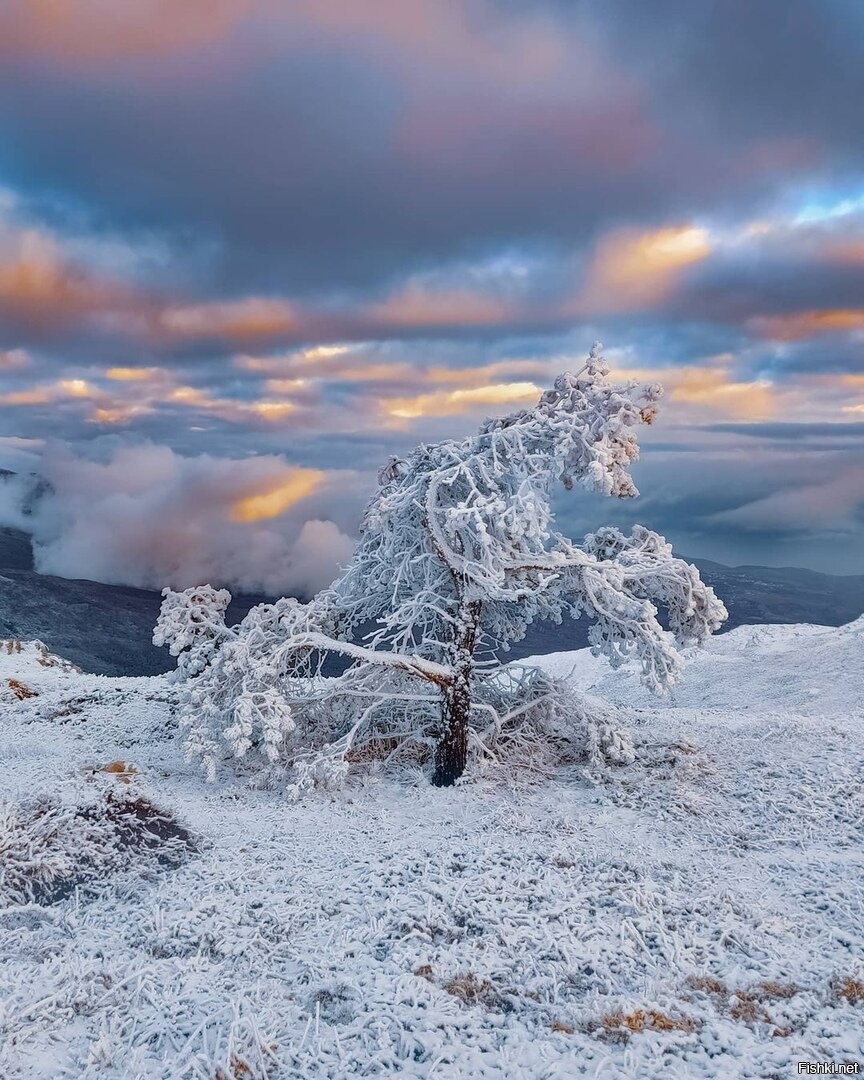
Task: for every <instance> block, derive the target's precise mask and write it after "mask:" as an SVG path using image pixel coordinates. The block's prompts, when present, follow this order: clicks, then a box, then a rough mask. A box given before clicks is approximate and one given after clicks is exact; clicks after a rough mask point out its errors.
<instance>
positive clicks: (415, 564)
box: [155, 346, 726, 790]
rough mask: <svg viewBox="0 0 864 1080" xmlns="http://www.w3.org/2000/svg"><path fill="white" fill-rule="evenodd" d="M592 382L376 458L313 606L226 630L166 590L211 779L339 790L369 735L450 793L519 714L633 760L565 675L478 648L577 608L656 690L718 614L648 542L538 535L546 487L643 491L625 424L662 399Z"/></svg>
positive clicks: (654, 538)
mask: <svg viewBox="0 0 864 1080" xmlns="http://www.w3.org/2000/svg"><path fill="white" fill-rule="evenodd" d="M607 374H608V368H607V365H606V362H605V360H604V359H603V357H602V355H601V351H600V347H599V346H595V347H594V349H592V351H591V355H590V356H589V357H588V360H587V362H586V364H585V365H584V367H583V368H582V369H581V370H580V371H579V372H578V373H577V374H575V375H573V374H565V375H561V376H559V377H558V378H557V379H556V380H555V384H554V387H553V388H552V389H551V390H548V391H546V393H544V394H543V395H542V397H541V398H540V401H539V402H538V404H537V405H536V406H535V407H534V408H533V409H526V410H522V411H520V412H517V413H514V414H512V415H510V416H507V417H505V418H503V419H496V420H488V421H486V422H485V423H484V424H483V425H482V426H481V428H480V430H479V432H478V433H477V434H475V435H472V436H469V437H468V438H466V439H462V440H448V441H445V442H441V443H437V444H435V445H421V446H418V447H417V448H416V449H415V450H414V451H412V452H411V453H410V454H409V455H408V456H407V457H406V458H404V459H395V458H394V459H391V460H390V461H389V462H388V464H387V465H386V466H385V467H384V468H383V469H382V470H381V471H380V473H379V487H378V490H377V492H376V493H375V494H374V495H373V497H372V499H371V500H370V503H369V505H368V507H367V510H366V513H365V515H364V518H363V522H362V526H361V536H360V540H359V543H358V546H357V549H356V551H355V554H354V556H353V558H352V559H351V562H350V563H349V565H348V566H347V568H346V569H345V571H344V573H343V574H342V575H341V576H340V577H339V578H338V579H337V580H336V581H335V582H334V583H333V585H331V586H330V588H328V589H326V590H324V591H323V592H322V593H320V594H319V595H318V596H316V597H315V598H314V599H313V600H312V601H311V602H310V603H308V604H300V603H298V602H297V601H293V600H280V601H278V602H277V603H276V604H272V605H263V606H262V607H259V608H255V609H253V610H252V611H250V612H249V614H248V615H247V617H246V618H245V619H244V620H243V622H242V623H241V624H240V625H239V626H237V627H234V628H231V629H227V628H225V626H224V619H222V613H223V612H224V610H225V606H226V605H227V599H226V600H224V601H223V597H224V596H225V594H224V593H222V592H217V591H215V590H213V589H210V588H209V587H204V588H200V589H197V590H187V591H186V593H173V592H171V591H170V590H166V591H165V594H164V595H165V602H164V604H163V615H162V616H161V617H160V623H159V626H158V627H157V638H156V639H155V640H157V644H164V643H169V644H170V645H171V649H172V652H173V653H174V654H175V655H176V654H178V653H180V654H181V657H182V655H184V650H188V652H189V654H190V656H189V658H188V659H186V660H182V659H181V676H182V677H183V678H184V679H185V680H186V684H185V691H184V704H183V712H182V724H183V726H184V727H185V728H186V730H187V744H186V745H187V750H188V751H189V753H190V754H191V755H192V756H197V757H200V758H202V759H203V761H204V763H205V764H206V767H207V769H208V772H209V773H210V775H211V776H212V775H213V774H214V772H215V769H216V766H217V763H218V762H219V760H220V759H222V758H225V757H227V756H233V757H234V758H235V759H237V758H247V760H250V763H251V762H254V764H255V767H256V768H259V769H260V768H261V766H264V767H265V770H266V774H267V775H272V774H273V772H274V771H275V772H277V773H278V772H284V771H285V769H286V767H293V770H294V775H293V778H292V779H293V782H294V787H295V790H297V789H298V787H299V788H303V787H305V786H309V785H311V784H313V783H319V782H322V781H324V782H327V781H331V780H334V781H335V780H338V778H339V776H341V775H342V774H343V773H344V771H345V768H346V767H347V761H348V755H350V754H352V753H353V754H355V755H356V753H357V747H358V744H360V743H362V742H363V741H364V740H365V741H367V742H368V741H370V740H377V741H378V742H379V743H388V744H395V747H396V749H397V750H398V748H399V747H400V746H402V745H403V744H404V743H406V742H408V743H410V744H411V745H412V746H414V747H415V748H416V747H421V748H422V747H425V748H426V749H427V750H429V751H431V754H432V757H433V759H434V771H433V781H434V782H435V783H436V784H440V785H444V784H450V783H453V782H454V780H456V779H457V778H458V777H459V776H460V775H461V774H462V772H463V770H464V768H465V764H466V761H467V759H468V755H469V751H470V750H471V748H472V747H473V749H474V750H475V751H476V752H477V753H478V754H481V755H482V754H483V753H484V751H485V752H486V753H495V752H496V749H495V748H496V747H497V748H499V749H500V747H501V745H502V744H503V742H506V738H505V733H507V732H509V733H510V734H511V737H512V730H513V726H514V724H515V723H516V722H517V721H518V726H519V727H520V728H521V729H522V732H523V735H522V737H523V738H525V737H527V732H528V731H529V730H532V725H538V724H539V727H536V730H537V731H540V730H542V726H543V723H546V722H547V721H548V720H549V716H551V715H552V714H554V716H555V719H556V723H557V722H559V721H560V722H561V723H563V724H565V725H567V724H569V726H570V730H571V731H572V730H573V729H574V727H575V728H576V729H579V728H580V727H581V728H582V729H583V734H584V738H585V749H586V753H588V754H589V755H590V756H593V757H594V759H595V760H599V759H600V758H601V757H603V758H608V759H612V760H615V759H617V760H626V759H627V758H628V757H629V756H630V754H631V752H632V751H631V750H630V749H629V748H628V745H627V742H626V740H623V739H622V738H620V737H619V736H618V735H616V734H615V732H614V730H613V728H612V726H610V723H609V722H608V718H606V717H598V716H594V717H593V718H589V717H588V715H587V712H586V709H585V706H584V704H581V703H579V702H574V700H573V698H572V695H569V694H568V693H567V692H566V691H565V688H564V687H563V685H562V684H554V685H553V684H550V685H548V686H543V687H542V688H540V687H539V684H537V683H536V682H535V681H532V679H531V678H528V677H524V676H520V677H518V678H516V679H515V681H511V683H510V685H509V686H507V687H504V686H503V684H502V683H501V682H500V680H499V681H496V674H499V673H500V670H501V669H500V665H499V664H498V663H497V662H496V661H494V660H493V659H491V647H492V646H494V645H504V646H505V647H506V646H507V645H508V644H509V643H511V642H514V641H519V640H521V639H522V638H523V637H524V635H525V632H526V630H527V628H528V626H529V625H530V624H531V623H532V622H534V621H535V620H538V619H539V620H552V621H554V622H560V621H561V620H562V618H563V617H564V616H567V615H569V616H572V617H579V616H581V615H587V616H589V617H591V618H592V619H594V620H595V622H594V625H593V626H592V628H591V631H590V640H591V643H592V646H593V648H594V650H595V651H596V652H597V653H599V654H603V655H605V656H607V657H608V658H609V659H610V660H611V661H612V662H613V663H614V664H617V663H621V662H623V661H625V660H627V659H631V658H632V659H635V660H637V661H638V662H639V663H640V664H641V666H642V671H643V678H644V680H645V682H646V683H647V684H648V685H649V686H651V687H652V688H653V689H655V690H657V691H662V690H664V689H665V688H666V687H668V686H669V685H671V684H672V683H673V682H674V681H675V679H676V678H677V677H678V675H679V673H680V670H681V663H682V658H681V654H680V652H679V649H678V646H682V645H688V644H693V643H700V642H702V641H704V640H705V639H706V638H707V637H708V636H709V635H710V634H711V633H713V632H714V631H715V630H717V629H718V628H719V626H720V625H721V624H722V622H723V621H724V619H725V618H726V609H725V608H724V606H723V604H722V603H721V602H720V601H719V600H718V599H717V597H716V596H715V595H714V593H713V591H712V590H711V589H710V588H708V587H707V586H706V585H704V584H703V582H702V581H701V580H700V578H699V574H698V572H697V570H696V569H695V568H694V567H693V566H690V565H689V564H687V563H685V562H682V561H681V560H680V559H676V558H675V557H674V556H673V555H672V551H671V548H670V546H669V544H667V543H666V541H665V540H664V539H663V537H661V536H658V535H657V534H656V533H653V532H651V531H650V530H648V529H645V528H643V527H641V526H636V527H635V528H634V529H633V530H632V531H631V532H630V534H629V535H625V534H624V533H622V532H620V531H619V530H617V529H611V528H610V529H601V530H598V531H597V532H596V533H593V534H591V535H589V536H588V537H586V539H585V541H584V543H582V544H581V545H577V544H575V543H573V541H572V540H570V539H568V538H567V537H566V536H563V535H562V534H560V533H558V532H556V531H555V529H554V527H553V526H554V519H553V512H552V508H551V496H552V491H553V487H554V485H556V484H558V483H559V482H560V483H563V485H564V486H565V487H566V488H568V489H569V488H572V487H573V485H574V484H579V485H580V486H582V487H583V488H585V489H587V490H589V491H594V492H599V493H601V494H605V495H611V496H616V497H618V498H630V497H633V496H635V495H636V494H638V492H637V490H636V487H635V485H634V483H633V480H632V477H631V476H630V473H629V471H628V469H629V466H630V464H631V463H632V462H633V461H635V460H636V459H637V458H638V454H639V447H638V443H637V440H636V435H635V431H634V429H635V428H636V427H637V426H638V425H639V424H642V423H651V422H652V421H653V419H654V417H655V414H656V401H657V399H658V398H659V396H660V394H661V390H660V388H659V387H657V386H647V387H639V386H638V385H637V384H635V383H629V384H627V385H623V386H620V385H615V384H612V383H610V382H609V381H608V380H607V377H606V376H607ZM654 601H657V602H658V603H660V604H662V606H663V609H664V611H665V613H666V617H667V620H668V630H667V629H664V627H663V626H662V625H661V622H660V621H659V619H658V609H657V607H656V606H655V603H654ZM217 616H218V617H217ZM370 622H371V623H373V624H374V627H375V628H374V629H373V630H372V631H371V632H370V633H368V634H367V635H366V637H365V638H364V639H363V641H362V643H358V642H356V641H354V640H353V635H354V633H355V632H356V630H357V628H358V627H359V626H361V625H362V624H368V623H370ZM187 623H191V625H187ZM329 652H335V653H339V654H341V655H342V656H343V657H344V658H345V659H346V660H347V661H348V665H349V666H348V669H347V671H345V673H344V674H343V675H341V676H340V677H338V678H331V679H324V678H322V677H321V674H320V671H321V661H322V658H323V656H324V655H325V654H327V653H329ZM544 709H545V710H547V712H548V713H549V716H547V717H546V718H545V720H544V719H543V710H544ZM565 714H566V715H565ZM490 724H491V728H490ZM250 754H254V755H255V758H254V759H250V758H249V757H248V755H250ZM255 759H257V760H255Z"/></svg>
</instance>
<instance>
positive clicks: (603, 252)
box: [572, 225, 714, 314]
mask: <svg viewBox="0 0 864 1080" xmlns="http://www.w3.org/2000/svg"><path fill="white" fill-rule="evenodd" d="M713 250H714V248H713V245H712V243H711V239H710V237H709V235H708V232H707V231H706V230H705V229H703V228H700V227H698V226H696V225H680V226H671V227H667V228H663V229H654V230H650V231H648V232H641V231H638V230H635V229H618V230H616V231H615V232H612V233H609V234H608V235H606V236H604V237H601V239H600V241H599V243H598V244H597V247H596V249H595V251H594V254H593V256H592V259H591V262H590V264H589V266H588V272H587V276H586V279H585V284H584V286H583V288H582V290H581V292H580V294H579V296H578V297H577V299H576V301H575V303H574V304H573V305H572V307H573V310H574V313H581V314H588V313H590V314H602V313H605V312H616V311H628V310H639V309H642V308H651V307H654V306H655V305H657V304H658V303H660V302H661V301H663V300H664V299H666V297H668V296H669V295H670V293H671V292H672V291H673V290H674V287H675V285H676V284H677V282H678V280H679V279H680V277H681V275H682V274H683V272H684V271H685V270H686V269H687V268H688V267H690V266H693V265H694V264H696V263H699V262H702V261H703V260H705V259H707V258H708V256H709V255H711V253H712V251H713Z"/></svg>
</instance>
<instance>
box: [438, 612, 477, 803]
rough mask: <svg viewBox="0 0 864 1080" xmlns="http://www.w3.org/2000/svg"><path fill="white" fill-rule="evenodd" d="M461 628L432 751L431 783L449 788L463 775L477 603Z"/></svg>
mask: <svg viewBox="0 0 864 1080" xmlns="http://www.w3.org/2000/svg"><path fill="white" fill-rule="evenodd" d="M463 619H464V622H463V626H462V628H461V629H460V632H459V636H458V637H457V638H456V639H455V640H454V642H453V659H454V662H453V668H454V671H455V677H454V679H453V682H452V683H451V684H450V685H449V686H448V687H446V689H444V690H443V691H442V700H441V737H440V738H439V740H438V745H437V746H436V747H435V772H434V773H433V775H432V783H433V784H434V785H435V786H436V787H449V786H450V785H451V784H455V782H456V781H457V780H458V779H459V777H460V776H461V775H462V773H463V772H465V762H466V760H467V758H468V720H469V718H470V715H471V679H472V676H473V674H474V646H475V645H476V643H477V627H478V624H479V622H480V601H479V600H475V601H473V602H472V603H470V604H466V606H465V608H464V609H463Z"/></svg>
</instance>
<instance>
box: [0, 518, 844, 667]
mask: <svg viewBox="0 0 864 1080" xmlns="http://www.w3.org/2000/svg"><path fill="white" fill-rule="evenodd" d="M693 562H694V563H695V564H696V565H697V566H698V567H699V571H700V573H701V574H702V577H703V578H704V580H705V581H707V582H708V583H709V584H710V585H712V586H713V587H714V589H715V590H716V592H717V594H718V595H719V596H720V597H721V599H722V600H723V601H724V603H725V604H726V606H727V608H728V609H729V616H730V617H729V622H728V623H727V624H726V626H725V627H724V629H726V630H731V629H733V628H734V627H736V626H741V625H742V624H762V623H817V624H821V625H824V626H841V625H843V624H844V623H848V622H851V621H852V620H853V619H856V618H857V617H858V616H859V615H861V613H862V612H864V574H856V575H844V576H835V575H832V574H820V573H818V572H817V571H815V570H801V569H798V568H796V567H767V566H736V567H730V566H724V565H723V564H722V563H716V562H711V561H709V560H706V559H694V560H693ZM267 599H268V598H267V597H263V596H238V597H236V598H235V599H234V600H233V601H232V603H231V607H230V608H229V611H228V618H229V621H231V622H239V620H240V619H242V618H243V616H244V615H245V614H246V612H247V611H248V610H249V608H250V607H252V606H253V605H254V604H258V603H261V602H264V601H266V600H267ZM160 603H161V597H160V595H159V593H158V592H155V591H152V590H147V589H133V588H130V587H128V586H125V585H104V584H101V583H99V582H95V581H84V580H70V579H67V578H60V577H52V576H50V575H47V574H37V573H36V571H35V570H34V568H33V551H32V546H31V543H30V537H29V536H28V535H27V534H26V533H24V532H20V531H19V530H17V529H8V528H0V638H19V639H23V640H29V639H32V638H38V639H39V640H41V641H44V642H45V644H46V645H47V646H48V647H49V649H51V651H52V652H56V653H57V654H59V655H60V656H63V657H65V658H66V659H68V660H72V661H73V662H74V663H75V664H77V665H78V666H79V667H81V668H83V669H84V670H85V671H90V672H93V673H95V674H100V675H155V674H158V673H160V672H163V671H168V670H169V669H171V668H173V667H174V659H173V657H171V656H170V655H169V654H168V652H167V651H166V650H165V649H157V648H156V647H155V646H154V645H153V644H152V641H151V635H152V633H153V625H154V624H155V622H156V617H157V615H158V613H159V605H160ZM589 626H590V624H589V623H587V622H586V621H584V620H582V621H579V622H573V621H572V620H569V619H568V620H565V622H564V623H563V624H562V625H561V626H554V625H552V624H549V623H545V624H539V625H536V626H533V627H531V628H530V629H529V632H528V634H527V636H526V638H525V640H524V641H521V642H519V643H518V644H517V645H514V646H513V648H512V649H511V650H510V652H509V653H507V654H506V655H507V657H508V658H509V659H513V660H516V659H520V658H521V657H525V656H532V655H536V654H539V653H551V652H564V651H570V650H573V649H581V648H584V647H585V645H586V644H587V634H588V628H589Z"/></svg>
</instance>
